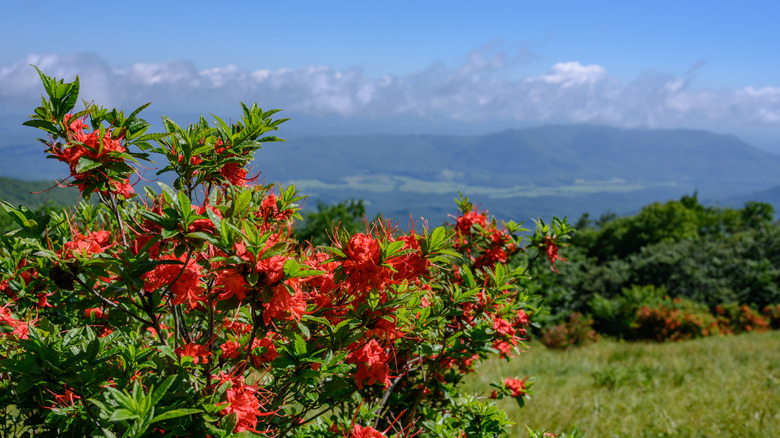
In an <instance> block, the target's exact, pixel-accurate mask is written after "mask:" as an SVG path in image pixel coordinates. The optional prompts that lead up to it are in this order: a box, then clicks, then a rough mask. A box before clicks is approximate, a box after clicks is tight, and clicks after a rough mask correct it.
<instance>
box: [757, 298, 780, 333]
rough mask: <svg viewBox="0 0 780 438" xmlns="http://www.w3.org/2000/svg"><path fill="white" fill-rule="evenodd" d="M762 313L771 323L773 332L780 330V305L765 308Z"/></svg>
mask: <svg viewBox="0 0 780 438" xmlns="http://www.w3.org/2000/svg"><path fill="white" fill-rule="evenodd" d="M761 313H762V314H763V315H764V317H766V319H767V320H768V321H769V326H770V327H771V328H772V330H778V329H780V304H775V305H774V306H765V307H764V310H762V311H761Z"/></svg>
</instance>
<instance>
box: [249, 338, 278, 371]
mask: <svg viewBox="0 0 780 438" xmlns="http://www.w3.org/2000/svg"><path fill="white" fill-rule="evenodd" d="M251 357H252V365H254V366H255V367H257V368H259V367H260V366H261V365H262V364H264V363H267V362H273V361H274V359H276V358H277V357H279V354H278V353H277V352H276V346H275V345H274V343H273V341H271V340H270V339H268V338H263V339H255V340H254V342H252V355H251Z"/></svg>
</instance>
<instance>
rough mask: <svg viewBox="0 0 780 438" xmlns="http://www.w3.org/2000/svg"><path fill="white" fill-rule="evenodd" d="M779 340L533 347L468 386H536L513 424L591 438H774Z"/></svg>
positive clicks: (778, 417)
mask: <svg viewBox="0 0 780 438" xmlns="http://www.w3.org/2000/svg"><path fill="white" fill-rule="evenodd" d="M779 345H780V332H778V331H773V332H767V333H750V334H743V335H738V336H714V337H708V338H702V339H697V340H691V341H684V342H674V343H628V342H615V341H609V340H602V341H599V342H597V343H595V344H592V345H589V346H586V347H581V348H575V349H572V350H569V351H557V350H548V349H545V347H544V346H542V345H541V344H539V343H536V342H534V343H531V344H530V347H531V349H530V351H529V352H527V353H525V354H523V355H521V357H519V358H517V359H516V360H514V361H512V362H510V363H507V362H505V361H503V360H499V359H497V358H496V359H491V360H489V361H486V362H484V363H483V364H482V365H481V366H480V368H479V369H478V373H477V374H475V375H474V376H473V377H471V378H470V380H469V381H468V383H467V386H468V389H469V392H472V391H478V392H481V393H482V394H485V392H486V390H485V389H484V388H483V387H482V386H483V385H485V386H486V385H487V384H488V382H489V381H491V380H493V381H494V380H496V378H503V377H507V376H515V375H517V376H519V377H522V376H525V375H529V376H533V377H534V378H535V384H534V386H533V388H532V389H533V390H534V392H535V394H533V395H532V396H531V400H529V401H528V402H527V403H526V407H525V408H524V409H522V410H521V409H519V408H518V406H517V403H516V402H515V401H514V400H512V399H505V400H502V401H501V407H502V408H504V409H505V410H506V412H507V414H508V415H509V416H510V418H511V419H512V420H513V421H515V422H516V423H517V424H518V426H516V428H515V431H516V435H517V436H525V433H524V431H525V427H524V426H525V425H528V426H530V427H532V428H547V429H548V430H549V431H551V432H556V433H560V432H569V431H571V430H572V429H574V428H575V427H577V428H579V431H580V432H584V433H585V434H586V436H588V437H727V436H733V437H778V436H780V409H778V406H780V349H779V348H778V346H779Z"/></svg>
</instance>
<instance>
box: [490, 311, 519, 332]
mask: <svg viewBox="0 0 780 438" xmlns="http://www.w3.org/2000/svg"><path fill="white" fill-rule="evenodd" d="M493 330H495V331H497V332H498V333H501V334H502V335H506V336H514V335H515V329H514V328H512V325H511V324H509V323H508V322H507V321H506V320H504V319H502V318H499V317H497V316H494V317H493Z"/></svg>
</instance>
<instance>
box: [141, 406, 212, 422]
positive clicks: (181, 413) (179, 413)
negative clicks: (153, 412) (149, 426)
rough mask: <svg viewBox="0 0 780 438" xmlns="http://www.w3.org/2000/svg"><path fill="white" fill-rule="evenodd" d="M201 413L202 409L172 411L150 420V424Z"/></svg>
mask: <svg viewBox="0 0 780 438" xmlns="http://www.w3.org/2000/svg"><path fill="white" fill-rule="evenodd" d="M199 412H203V409H174V410H172V411H168V412H163V413H162V414H160V415H157V416H156V417H154V418H153V419H152V423H157V422H158V421H165V420H170V419H171V418H177V417H184V416H186V415H192V414H197V413H199Z"/></svg>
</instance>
